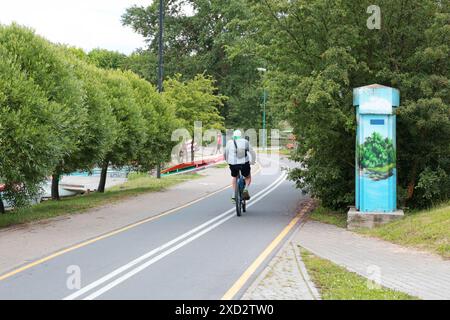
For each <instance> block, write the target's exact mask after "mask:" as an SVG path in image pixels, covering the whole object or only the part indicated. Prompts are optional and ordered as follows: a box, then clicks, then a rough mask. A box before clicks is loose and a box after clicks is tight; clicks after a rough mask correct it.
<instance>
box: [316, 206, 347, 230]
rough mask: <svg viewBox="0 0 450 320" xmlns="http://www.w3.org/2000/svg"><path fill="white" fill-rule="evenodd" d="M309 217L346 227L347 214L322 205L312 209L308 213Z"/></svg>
mask: <svg viewBox="0 0 450 320" xmlns="http://www.w3.org/2000/svg"><path fill="white" fill-rule="evenodd" d="M309 219H311V220H315V221H319V222H323V223H328V224H334V225H335V226H338V227H341V228H346V227H347V214H346V213H344V212H338V211H331V210H329V209H326V208H324V207H322V206H319V207H317V208H316V209H314V211H313V212H311V214H310V215H309Z"/></svg>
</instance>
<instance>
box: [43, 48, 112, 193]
mask: <svg viewBox="0 0 450 320" xmlns="http://www.w3.org/2000/svg"><path fill="white" fill-rule="evenodd" d="M61 50H62V52H63V54H64V57H65V59H66V61H68V63H69V64H70V66H71V68H72V69H73V70H74V74H75V75H76V77H77V78H78V79H79V80H80V81H81V82H82V85H83V106H84V108H85V110H86V119H85V132H84V134H83V135H82V136H81V137H80V139H79V142H78V145H79V147H78V148H77V150H76V151H75V152H73V153H72V154H71V156H70V157H67V158H66V159H65V160H64V162H63V163H62V164H60V166H59V169H58V171H59V173H60V174H65V173H71V172H73V171H76V170H92V169H93V167H94V166H95V165H96V164H98V163H102V162H103V161H104V157H105V155H106V153H107V152H108V151H109V150H110V149H111V148H112V145H113V144H114V142H115V140H116V139H117V135H118V132H117V123H116V118H115V117H114V115H113V112H112V107H111V104H110V101H109V100H108V97H107V94H106V91H107V88H106V83H105V81H106V80H105V79H106V76H105V72H104V71H102V70H101V69H99V68H97V67H95V66H94V65H91V64H89V63H87V62H85V61H83V60H80V59H79V58H77V57H79V56H80V55H79V54H77V51H74V50H73V49H68V48H61ZM75 54H76V55H75ZM53 182H54V183H53V188H52V189H53V192H54V198H55V199H59V194H58V192H57V190H58V182H59V176H58V177H56V176H54V179H53Z"/></svg>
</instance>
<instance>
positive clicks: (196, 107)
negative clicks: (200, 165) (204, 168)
mask: <svg viewBox="0 0 450 320" xmlns="http://www.w3.org/2000/svg"><path fill="white" fill-rule="evenodd" d="M215 92H216V88H215V86H214V82H213V80H212V79H211V78H208V77H205V76H204V75H197V76H196V77H195V78H194V79H193V80H188V81H182V80H181V76H180V75H177V76H176V77H175V78H172V79H169V80H167V81H166V83H165V91H164V93H163V94H164V96H165V98H166V99H167V101H168V102H169V103H170V104H173V105H174V106H175V115H176V117H177V118H178V119H180V125H181V127H183V128H186V129H187V130H188V131H189V133H190V135H191V137H193V138H192V142H191V161H194V144H195V142H196V141H195V137H194V122H196V121H201V122H202V126H203V128H204V129H206V130H207V129H218V130H221V129H223V118H222V117H221V116H220V113H219V109H218V108H219V107H221V106H222V105H223V101H224V100H225V99H226V97H224V96H218V95H215V94H214V93H215Z"/></svg>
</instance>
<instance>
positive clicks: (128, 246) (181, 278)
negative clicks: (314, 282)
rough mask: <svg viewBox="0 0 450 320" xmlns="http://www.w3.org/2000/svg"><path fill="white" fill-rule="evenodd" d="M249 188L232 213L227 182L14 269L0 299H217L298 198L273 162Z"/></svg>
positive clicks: (292, 212)
mask: <svg viewBox="0 0 450 320" xmlns="http://www.w3.org/2000/svg"><path fill="white" fill-rule="evenodd" d="M281 165H282V166H290V165H291V164H290V163H287V162H284V163H282V164H281ZM250 193H251V195H252V199H251V200H250V201H249V202H248V209H247V212H246V213H244V214H243V216H242V217H237V216H236V214H235V210H234V205H233V204H232V203H231V200H230V197H231V189H227V190H224V191H221V192H218V193H215V194H213V195H211V196H208V197H206V198H204V199H202V200H200V201H198V202H195V203H193V204H191V205H189V206H187V207H184V208H181V209H179V210H177V211H175V212H172V213H170V214H167V215H163V216H161V217H159V218H157V219H154V220H152V221H148V222H145V223H142V224H139V225H136V226H134V227H131V228H128V229H126V230H124V231H121V232H118V233H116V234H114V235H112V236H108V237H106V238H101V239H99V240H98V241H92V242H91V243H89V244H88V245H85V246H81V247H80V248H78V249H76V250H70V251H68V252H67V253H64V254H61V255H57V256H56V257H54V258H52V259H49V260H48V261H45V262H43V263H38V264H36V265H34V266H33V267H31V268H27V269H26V270H24V271H22V272H18V273H17V274H14V275H12V276H10V277H8V278H6V279H4V280H2V281H0V299H58V300H59V299H66V300H75V299H85V300H92V299H221V298H223V297H224V295H225V293H227V292H228V291H229V289H230V288H231V287H232V286H233V285H235V287H236V281H238V280H239V279H240V278H241V276H242V275H243V274H244V272H246V270H247V269H248V268H249V266H250V265H252V264H253V263H254V261H255V260H256V259H257V258H258V257H259V256H260V255H261V253H262V252H264V251H267V247H268V246H269V245H270V244H271V243H273V241H274V239H275V238H277V236H279V235H280V233H281V232H282V231H283V230H285V228H286V226H287V225H289V223H291V221H292V220H293V218H294V217H295V216H296V214H297V212H298V208H299V205H300V204H301V203H302V202H303V201H304V200H305V197H304V196H303V195H302V194H301V192H300V191H299V190H298V189H295V186H294V184H293V183H292V182H290V181H288V180H286V172H285V171H284V170H281V169H280V170H278V171H277V172H274V173H273V174H269V175H268V174H263V172H262V173H261V172H260V173H259V174H256V175H255V176H254V183H253V184H252V186H251V188H250ZM124 214H126V212H124ZM280 245H281V244H280ZM275 253H276V250H272V251H271V252H269V255H268V256H267V258H266V259H265V260H264V263H262V264H261V265H260V266H258V268H257V270H255V272H252V274H251V276H250V277H249V278H248V279H247V281H245V282H244V283H242V284H241V285H239V286H238V290H236V293H235V294H234V295H233V297H232V298H233V299H238V298H240V296H241V295H242V293H243V292H244V291H245V289H246V288H247V287H248V286H249V285H250V284H251V280H252V279H254V278H255V277H256V276H257V275H258V272H259V271H260V270H262V269H263V268H264V266H265V264H266V263H267V262H268V261H269V259H270V257H271V256H273V255H274V254H275Z"/></svg>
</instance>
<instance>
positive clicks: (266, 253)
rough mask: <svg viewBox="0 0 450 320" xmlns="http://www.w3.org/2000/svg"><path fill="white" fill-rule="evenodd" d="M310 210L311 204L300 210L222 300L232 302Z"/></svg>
mask: <svg viewBox="0 0 450 320" xmlns="http://www.w3.org/2000/svg"><path fill="white" fill-rule="evenodd" d="M309 209H310V203H308V204H307V205H306V206H305V207H303V208H302V210H300V212H299V213H298V214H297V215H296V216H295V218H294V219H292V221H291V222H290V223H289V224H288V225H287V226H286V227H285V228H284V229H283V231H281V233H280V234H279V235H278V236H277V237H276V238H275V239H274V240H273V241H272V242H271V243H270V244H269V245H268V246H267V248H266V249H264V251H263V252H262V253H261V254H260V255H259V257H258V258H256V260H255V261H254V262H253V263H252V264H251V265H250V267H248V269H247V270H245V272H244V273H243V274H242V276H241V277H240V278H239V279H238V280H237V281H236V282H235V283H234V284H233V286H232V287H231V288H230V289H229V290H228V291H227V292H226V293H225V295H224V296H223V297H222V300H232V299H233V297H234V296H236V294H237V293H238V292H239V291H240V290H241V289H242V288H243V287H244V285H245V284H246V283H247V281H248V280H249V279H250V277H251V276H252V275H253V274H254V273H255V272H256V270H258V268H259V267H260V266H261V264H262V263H263V262H264V261H265V260H266V259H267V257H268V256H269V255H270V254H271V253H272V252H273V251H274V250H275V249H276V248H277V246H278V245H279V244H280V243H281V241H283V239H284V238H285V237H286V236H287V235H288V234H289V232H290V231H291V230H292V228H294V227H295V225H296V224H297V223H298V222H299V220H300V219H301V217H302V216H303V214H304V213H305V212H307V211H308V210H309Z"/></svg>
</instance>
